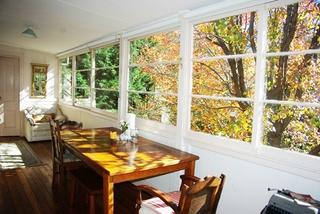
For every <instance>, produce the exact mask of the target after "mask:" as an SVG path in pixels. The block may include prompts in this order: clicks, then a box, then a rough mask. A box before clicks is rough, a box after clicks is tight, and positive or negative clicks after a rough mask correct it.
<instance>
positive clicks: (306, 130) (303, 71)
mask: <svg viewBox="0 0 320 214" xmlns="http://www.w3.org/2000/svg"><path fill="white" fill-rule="evenodd" d="M267 40H268V41H267V43H268V53H267V54H266V55H267V59H266V61H267V69H266V99H265V102H264V103H265V110H264V140H263V143H264V144H266V145H270V146H273V147H278V148H283V149H288V150H292V151H299V152H303V153H309V154H313V155H319V151H320V103H319V101H320V63H319V57H320V52H319V47H320V10H319V3H316V1H310V0H308V1H306V0H305V1H301V2H299V3H295V4H290V5H288V6H284V7H277V8H271V9H270V10H269V17H268V38H267Z"/></svg>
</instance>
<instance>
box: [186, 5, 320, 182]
mask: <svg viewBox="0 0 320 214" xmlns="http://www.w3.org/2000/svg"><path fill="white" fill-rule="evenodd" d="M295 2H297V0H288V1H287V0H285V1H281V2H280V1H278V2H272V3H262V4H261V5H258V6H254V7H250V8H245V9H240V10H234V11H231V12H226V13H219V14H218V15H217V16H211V17H206V18H205V19H199V18H195V17H190V18H189V24H190V25H192V26H193V25H196V24H199V23H203V22H207V21H213V20H217V19H220V18H224V17H229V16H232V15H237V14H242V13H246V12H251V11H257V15H258V17H259V19H258V23H257V28H258V29H257V33H258V35H257V62H256V76H255V89H254V90H255V91H254V98H253V104H254V113H253V125H252V128H253V129H252V142H251V143H249V144H248V143H243V142H242V141H239V140H235V139H230V138H226V137H220V136H214V135H210V134H206V133H200V132H195V131H192V130H191V129H190V124H191V96H192V94H191V93H192V84H189V87H188V88H187V89H186V90H187V91H188V95H189V96H188V98H187V104H188V112H185V113H184V114H187V115H186V116H185V118H186V120H185V121H187V122H188V125H187V126H185V127H184V130H183V132H184V133H185V134H184V144H187V145H190V146H195V147H200V148H202V149H206V150H211V151H214V152H218V153H222V154H227V155H230V156H231V157H235V158H239V159H242V160H246V161H250V162H254V163H258V164H261V165H264V166H268V167H271V168H276V169H280V170H282V171H284V172H289V173H291V174H295V175H298V176H303V177H307V178H311V179H315V180H320V166H319V157H316V156H312V155H308V154H304V153H300V152H294V151H288V150H284V149H280V148H275V147H272V146H267V145H263V142H262V138H263V124H262V121H263V120H262V118H263V110H264V109H263V108H264V105H265V103H266V102H265V79H264V78H265V72H266V71H265V70H266V59H267V56H273V55H281V54H285V55H287V54H288V53H267V50H266V49H267V20H268V12H267V10H268V9H269V8H271V7H279V6H285V5H288V4H292V3H295ZM192 20H196V21H192ZM192 31H193V28H191V29H190V30H189V34H191V35H193V33H192ZM188 46H190V47H189V52H191V55H190V56H189V61H186V62H185V65H186V66H188V67H189V69H188V70H185V71H184V72H183V73H184V74H185V72H187V74H185V75H186V76H189V80H188V81H189V82H191V83H192V60H193V59H192V47H193V39H191V42H189V44H188ZM318 52H320V50H311V51H309V50H307V51H296V52H290V54H292V55H293V54H306V53H318ZM189 54H190V53H189ZM188 64H190V65H188ZM257 71H259V72H257ZM267 102H268V103H274V102H277V103H281V104H295V105H303V106H307V107H319V105H320V104H318V103H303V104H301V103H300V102H292V101H273V100H268V101H267Z"/></svg>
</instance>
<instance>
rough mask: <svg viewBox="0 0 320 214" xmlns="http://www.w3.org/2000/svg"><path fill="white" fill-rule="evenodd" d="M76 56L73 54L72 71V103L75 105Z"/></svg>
mask: <svg viewBox="0 0 320 214" xmlns="http://www.w3.org/2000/svg"><path fill="white" fill-rule="evenodd" d="M76 63H77V62H76V56H72V71H71V75H72V77H71V97H72V105H73V106H74V105H75V95H76V93H75V87H76Z"/></svg>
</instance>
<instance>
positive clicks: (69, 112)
mask: <svg viewBox="0 0 320 214" xmlns="http://www.w3.org/2000/svg"><path fill="white" fill-rule="evenodd" d="M59 106H60V109H61V110H62V112H63V114H65V115H66V116H67V117H68V119H69V120H75V121H78V122H82V123H83V128H99V127H113V126H116V124H117V120H116V119H113V118H107V117H106V116H104V115H102V114H98V113H94V112H91V111H88V110H86V109H83V108H78V107H74V106H70V105H63V104H59Z"/></svg>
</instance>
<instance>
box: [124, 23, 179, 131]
mask: <svg viewBox="0 0 320 214" xmlns="http://www.w3.org/2000/svg"><path fill="white" fill-rule="evenodd" d="M173 31H178V32H179V34H180V37H181V31H180V29H179V28H177V27H173V28H166V29H161V30H157V31H149V32H144V33H143V32H142V33H141V32H140V34H139V35H135V36H132V37H129V38H127V42H128V44H127V56H128V59H127V66H126V71H127V88H126V112H128V109H129V104H128V98H129V93H139V94H152V95H161V96H166V95H168V96H176V97H177V105H179V85H180V84H179V76H180V73H181V60H177V61H165V60H163V61H156V62H152V63H144V64H136V63H130V54H131V53H130V44H131V42H132V41H134V40H138V39H143V38H146V37H149V36H152V35H156V34H159V33H167V32H173ZM180 45H181V43H180ZM180 50H181V47H180ZM180 55H181V52H180ZM155 65H178V66H179V71H178V80H177V81H178V85H177V90H178V91H177V93H166V92H145V91H136V90H129V75H130V68H131V67H135V66H138V67H141V66H155ZM177 108H178V106H177ZM136 124H137V126H139V127H140V128H141V129H143V130H145V131H148V132H152V133H155V134H160V135H162V133H163V132H166V135H165V136H168V134H169V135H170V136H174V135H175V132H176V131H175V130H176V127H177V126H176V125H172V124H164V123H161V122H159V121H155V120H149V119H145V118H139V117H136ZM176 124H178V112H177V121H176ZM155 129H156V131H155Z"/></svg>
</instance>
